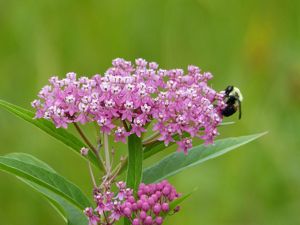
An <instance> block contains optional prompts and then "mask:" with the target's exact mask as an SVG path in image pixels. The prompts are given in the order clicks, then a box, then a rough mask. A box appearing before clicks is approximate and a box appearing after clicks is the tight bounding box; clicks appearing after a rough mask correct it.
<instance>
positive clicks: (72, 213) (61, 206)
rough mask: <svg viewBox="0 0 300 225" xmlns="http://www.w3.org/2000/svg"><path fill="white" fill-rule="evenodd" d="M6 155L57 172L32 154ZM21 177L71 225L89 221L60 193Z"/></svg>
mask: <svg viewBox="0 0 300 225" xmlns="http://www.w3.org/2000/svg"><path fill="white" fill-rule="evenodd" d="M6 156H9V157H10V158H14V159H18V160H22V161H24V162H27V163H29V164H31V165H36V166H39V167H41V168H44V169H46V170H49V171H50V172H53V173H56V172H55V170H54V169H52V168H51V167H50V166H49V165H48V164H46V163H44V162H43V161H41V160H39V159H37V158H35V157H33V156H31V155H28V154H24V153H11V154H8V155H6ZM19 179H20V180H21V181H23V182H24V183H26V184H27V185H29V186H30V187H32V188H33V189H34V190H36V191H37V192H39V193H41V194H42V195H43V196H44V197H45V198H46V199H47V200H48V201H49V202H50V204H51V205H52V206H53V207H54V208H55V209H56V210H57V211H58V213H59V214H60V215H61V216H62V217H63V218H64V220H65V221H66V222H67V223H68V224H69V225H82V224H87V222H88V221H87V218H86V216H85V215H84V214H83V210H81V209H78V208H77V207H76V206H74V205H73V204H71V203H69V202H68V201H66V200H65V199H64V198H62V197H61V196H59V195H58V194H56V193H54V192H52V191H50V190H48V189H47V188H45V187H43V186H41V185H38V184H35V183H33V182H31V181H28V180H25V179H23V178H20V177H19Z"/></svg>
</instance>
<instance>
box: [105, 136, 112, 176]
mask: <svg viewBox="0 0 300 225" xmlns="http://www.w3.org/2000/svg"><path fill="white" fill-rule="evenodd" d="M104 154H105V167H106V172H107V174H106V175H107V177H109V176H110V170H111V165H110V157H109V146H108V135H107V134H104Z"/></svg>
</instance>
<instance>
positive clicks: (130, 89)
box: [32, 58, 225, 152]
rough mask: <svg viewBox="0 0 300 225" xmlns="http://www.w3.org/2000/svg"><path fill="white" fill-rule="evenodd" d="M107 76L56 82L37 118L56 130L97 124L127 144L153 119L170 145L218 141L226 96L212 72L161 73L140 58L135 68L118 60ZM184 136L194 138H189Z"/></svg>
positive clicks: (39, 103)
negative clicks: (210, 82)
mask: <svg viewBox="0 0 300 225" xmlns="http://www.w3.org/2000/svg"><path fill="white" fill-rule="evenodd" d="M112 64H113V66H112V67H111V68H109V69H108V70H107V71H106V72H105V75H104V76H100V75H95V76H93V77H92V78H87V77H80V78H78V79H77V78H76V74H75V73H68V74H67V75H66V78H64V79H59V78H58V77H51V78H50V80H49V81H50V85H46V86H45V87H43V88H42V90H41V91H40V92H39V95H38V96H39V99H37V100H35V101H33V102H32V106H33V107H34V108H35V109H36V110H37V112H36V118H46V119H50V120H52V121H53V122H54V124H55V125H56V127H64V128H67V126H68V124H69V123H76V122H80V123H82V124H85V123H87V122H91V121H96V122H97V123H98V124H99V126H100V129H101V131H102V132H105V133H108V134H110V133H113V134H114V136H115V140H116V141H122V142H125V141H126V137H127V136H129V135H130V134H133V133H135V134H136V135H137V136H139V137H140V136H141V134H142V133H143V132H145V131H146V129H145V127H146V126H147V125H149V124H150V123H151V122H152V121H153V124H154V130H156V131H157V132H159V133H160V134H161V136H160V139H159V140H161V141H164V143H165V144H166V145H168V144H169V143H170V142H175V140H174V138H173V137H174V135H179V137H180V138H179V141H177V144H178V146H179V149H180V150H183V151H185V152H187V150H188V149H189V148H191V147H192V139H191V138H193V137H199V138H201V139H203V140H204V141H205V142H206V143H212V142H213V140H214V137H215V136H216V135H217V134H218V132H217V126H218V125H219V124H220V123H221V121H222V115H221V110H222V109H223V108H224V106H225V103H224V101H223V94H222V93H218V92H216V91H215V90H213V89H212V88H211V87H209V86H208V84H207V82H208V80H210V79H211V78H212V75H211V73H205V72H204V73H201V71H200V69H199V68H198V67H196V66H189V67H188V73H187V74H184V71H183V70H181V69H171V70H163V69H158V64H157V63H155V62H151V63H148V62H146V61H145V60H144V59H137V60H136V61H135V65H133V64H132V63H131V62H129V61H125V60H124V59H120V58H117V59H115V60H113V62H112ZM184 136H185V137H186V136H188V137H187V138H184Z"/></svg>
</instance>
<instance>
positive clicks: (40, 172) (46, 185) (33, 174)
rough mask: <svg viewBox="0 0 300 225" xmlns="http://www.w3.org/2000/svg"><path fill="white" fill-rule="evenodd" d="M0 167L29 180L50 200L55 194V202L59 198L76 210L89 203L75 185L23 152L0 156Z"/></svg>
mask: <svg viewBox="0 0 300 225" xmlns="http://www.w3.org/2000/svg"><path fill="white" fill-rule="evenodd" d="M0 169H1V170H4V171H6V172H9V173H12V174H14V175H16V176H17V177H19V178H21V179H22V180H25V181H27V182H29V184H32V185H33V187H35V188H36V189H39V190H40V192H41V193H43V194H44V195H46V196H47V197H50V196H52V200H53V199H54V196H56V198H55V199H54V200H55V201H56V202H57V201H58V199H57V198H60V199H62V200H61V201H64V202H66V203H68V204H69V205H70V206H72V207H73V208H77V209H78V210H82V209H84V208H85V207H87V206H90V205H91V203H90V202H89V200H88V199H87V197H86V196H85V195H84V194H83V193H82V191H81V190H80V189H79V188H78V187H77V186H76V185H74V184H73V183H71V182H70V181H68V180H66V179H65V178H64V177H62V176H60V175H59V174H57V173H56V172H55V171H54V170H53V169H51V168H50V167H49V166H48V165H46V164H45V163H43V162H41V161H40V160H38V159H36V158H34V157H33V156H30V155H27V154H23V153H15V154H9V155H6V156H1V157H0Z"/></svg>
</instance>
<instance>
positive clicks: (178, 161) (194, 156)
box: [143, 132, 266, 183]
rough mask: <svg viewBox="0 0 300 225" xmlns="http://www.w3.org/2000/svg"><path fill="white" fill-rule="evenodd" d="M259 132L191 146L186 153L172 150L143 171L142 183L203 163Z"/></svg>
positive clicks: (160, 178) (241, 143) (249, 140)
mask: <svg viewBox="0 0 300 225" xmlns="http://www.w3.org/2000/svg"><path fill="white" fill-rule="evenodd" d="M265 134H266V132H265V133H259V134H254V135H248V136H241V137H232V138H225V139H221V140H217V141H215V143H214V144H213V145H208V146H205V145H199V146H195V147H193V148H192V149H191V150H190V151H189V153H188V154H187V155H184V153H183V152H174V153H172V154H170V155H168V156H166V157H165V158H163V159H162V160H161V161H159V162H158V163H156V164H154V165H153V166H151V167H149V168H146V169H145V170H144V172H143V182H144V183H154V182H158V181H160V180H163V179H165V178H167V177H170V176H173V175H175V174H177V173H179V172H181V171H182V170H185V169H187V168H189V167H192V166H195V165H198V164H200V163H203V162H204V161H206V160H209V159H212V158H215V157H218V156H220V155H222V154H225V153H227V152H229V151H231V150H233V149H235V148H237V147H239V146H241V145H244V144H247V143H249V142H251V141H253V140H255V139H257V138H259V137H261V136H263V135H265Z"/></svg>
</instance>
